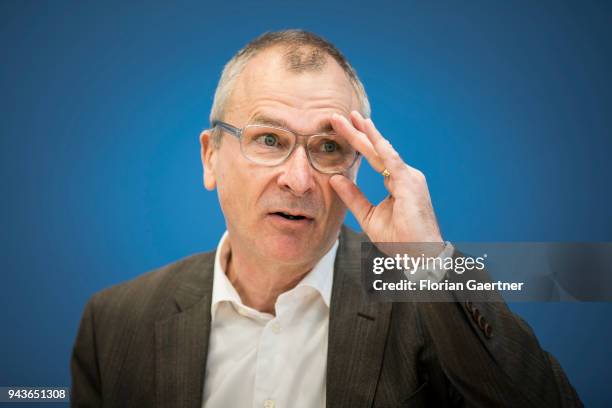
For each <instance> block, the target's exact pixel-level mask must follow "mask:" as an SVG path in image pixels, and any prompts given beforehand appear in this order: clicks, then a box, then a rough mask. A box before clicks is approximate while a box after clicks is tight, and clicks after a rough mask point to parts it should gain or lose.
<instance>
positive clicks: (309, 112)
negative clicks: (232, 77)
mask: <svg viewBox="0 0 612 408" xmlns="http://www.w3.org/2000/svg"><path fill="white" fill-rule="evenodd" d="M323 58H324V60H323V64H321V65H320V66H316V67H312V66H307V69H303V70H298V71H296V70H293V69H291V64H292V63H295V61H293V62H292V61H291V60H289V61H288V59H287V57H286V53H284V52H283V50H282V49H278V48H275V49H270V50H266V51H263V52H261V53H260V54H258V55H256V56H255V57H253V58H252V59H251V60H250V61H249V62H248V64H247V65H246V66H245V68H244V70H243V72H242V73H241V75H240V76H239V77H238V79H237V81H236V84H235V86H234V91H233V92H232V95H231V97H230V100H229V103H228V105H227V110H226V112H227V115H226V116H227V119H228V121H230V120H231V121H233V122H234V123H235V124H236V125H238V126H243V125H245V124H247V122H248V123H251V122H252V120H253V119H255V118H262V117H263V118H267V119H272V120H276V121H277V122H278V123H279V124H281V123H282V124H285V125H286V126H284V127H288V128H291V129H292V130H294V131H297V132H301V133H305V134H306V133H311V132H318V131H328V130H329V129H328V128H329V116H331V114H332V113H340V114H345V115H348V114H349V113H350V111H351V110H353V109H359V104H358V98H357V95H356V94H355V91H354V89H353V86H352V85H351V82H350V80H349V79H348V77H347V75H346V74H345V72H344V71H343V70H342V68H341V67H340V66H339V65H338V63H337V62H336V61H335V60H334V59H333V58H331V57H329V56H327V55H323ZM319 62H320V61H319ZM306 63H308V60H307V61H306ZM309 68H310V69H309Z"/></svg>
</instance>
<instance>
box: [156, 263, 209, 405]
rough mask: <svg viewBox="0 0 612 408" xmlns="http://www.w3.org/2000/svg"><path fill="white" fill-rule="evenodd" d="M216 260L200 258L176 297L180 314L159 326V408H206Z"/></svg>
mask: <svg viewBox="0 0 612 408" xmlns="http://www.w3.org/2000/svg"><path fill="white" fill-rule="evenodd" d="M214 256H215V253H214V252H209V253H206V254H203V255H200V256H199V260H198V262H195V263H194V264H193V265H191V266H190V269H189V270H187V271H185V275H186V276H185V279H184V280H183V282H182V284H181V285H180V286H179V287H178V288H177V290H176V292H175V295H174V301H175V302H176V306H177V308H178V311H179V313H176V314H174V315H172V316H170V317H168V318H165V319H161V320H158V321H157V322H156V324H155V353H156V356H155V357H156V361H155V363H156V365H155V380H156V395H155V399H156V402H157V406H160V407H180V408H187V407H190V408H200V407H201V406H202V392H203V384H204V375H205V370H206V355H207V353H208V337H209V334H210V304H211V293H212V283H213V260H214Z"/></svg>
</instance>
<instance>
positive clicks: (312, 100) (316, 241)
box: [201, 49, 359, 265]
mask: <svg viewBox="0 0 612 408" xmlns="http://www.w3.org/2000/svg"><path fill="white" fill-rule="evenodd" d="M356 109H358V101H357V98H356V96H355V94H354V91H353V89H352V87H351V84H350V82H349V80H348V78H347V77H346V74H345V73H344V72H343V71H342V69H341V68H340V66H339V65H338V64H337V63H336V62H335V61H334V60H333V59H331V58H328V59H327V63H326V64H324V66H323V68H322V69H321V70H318V71H307V72H301V73H294V72H290V71H288V70H287V69H286V64H285V62H284V60H283V56H282V53H281V52H279V50H278V49H270V50H266V51H264V52H262V53H260V54H259V55H257V56H255V57H254V58H253V59H252V60H251V61H250V62H249V63H248V65H247V66H246V67H245V69H244V71H243V72H242V74H241V75H240V76H239V78H238V80H237V82H236V84H235V88H234V91H233V94H232V96H231V98H230V101H229V102H228V104H227V109H226V114H225V117H224V118H223V119H224V121H225V122H228V123H230V124H232V125H234V126H236V127H238V128H242V127H244V126H245V125H247V124H252V123H254V121H257V122H259V123H261V122H262V119H264V120H265V121H266V122H271V124H276V125H277V126H280V127H286V128H288V129H290V130H292V131H294V132H296V133H299V134H313V133H317V132H321V131H330V130H331V127H330V123H329V118H330V116H331V115H332V114H333V113H338V114H340V115H343V116H348V114H349V112H350V111H351V110H356ZM208 138H209V136H208V134H206V133H203V135H202V138H201V139H202V142H203V143H202V160H203V162H204V168H205V175H204V176H205V177H204V178H205V185H206V187H207V188H208V189H211V190H212V189H214V188H215V187H216V188H217V190H218V195H219V201H220V203H221V208H222V210H223V214H224V216H225V220H226V224H227V228H228V231H229V234H230V240H231V244H232V247H234V246H235V245H240V246H241V249H242V251H244V252H246V253H251V254H255V255H256V256H257V257H258V258H259V259H261V258H263V259H273V260H275V261H276V262H281V263H286V264H292V265H300V264H312V263H313V262H316V261H317V260H318V259H319V258H320V257H321V256H322V255H324V254H325V252H326V251H327V250H328V249H329V248H330V247H331V245H332V244H333V242H334V241H335V239H336V237H337V235H338V232H339V229H340V225H341V223H342V220H343V219H344V216H345V213H346V207H345V206H344V204H343V203H342V201H341V200H340V198H339V197H338V196H337V195H336V193H335V192H334V190H333V189H332V188H331V186H330V185H329V182H328V180H329V178H330V175H329V174H323V173H319V172H318V171H317V170H315V169H314V168H313V167H312V166H311V165H310V163H309V161H308V158H307V153H306V151H305V149H304V147H303V145H301V144H299V143H298V146H297V147H296V149H295V150H294V151H293V153H292V154H291V156H289V158H288V159H287V160H286V161H285V162H284V163H282V164H280V165H278V166H275V167H267V166H263V165H259V164H256V163H253V162H251V161H249V160H248V159H246V158H245V157H244V156H243V155H242V154H241V151H240V143H239V140H238V139H237V138H235V137H234V136H232V135H230V134H228V133H224V135H223V140H222V143H221V146H220V147H219V148H218V149H213V148H212V147H211V143H210V142H209V140H208ZM358 165H359V163H356V164H355V165H354V166H353V168H352V169H351V170H350V173H348V174H346V175H347V176H348V177H352V178H354V177H355V174H356V172H357V168H358ZM280 213H284V214H290V215H300V216H304V217H305V218H303V219H297V220H291V219H288V218H286V217H284V216H283V215H282V214H280Z"/></svg>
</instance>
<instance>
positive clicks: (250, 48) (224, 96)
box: [210, 30, 371, 147]
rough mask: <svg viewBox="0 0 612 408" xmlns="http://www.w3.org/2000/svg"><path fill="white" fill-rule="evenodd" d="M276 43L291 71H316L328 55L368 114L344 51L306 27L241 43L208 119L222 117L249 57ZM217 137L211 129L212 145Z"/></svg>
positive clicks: (361, 89) (365, 98) (366, 114)
mask: <svg viewBox="0 0 612 408" xmlns="http://www.w3.org/2000/svg"><path fill="white" fill-rule="evenodd" d="M278 45H280V46H284V47H285V53H284V57H285V63H286V68H287V70H289V71H292V72H295V73H301V72H305V71H320V70H322V69H323V67H324V65H325V63H326V62H327V60H326V55H328V56H330V57H332V58H333V59H334V60H335V61H336V62H337V63H338V65H340V67H341V68H342V70H343V71H344V72H345V73H346V75H347V77H348V79H349V81H350V83H351V85H352V86H353V90H354V92H355V94H356V95H357V98H358V100H359V105H360V107H359V110H360V113H361V114H362V115H363V116H364V117H366V118H367V117H369V116H370V113H371V110H370V102H369V101H368V96H367V94H366V91H365V88H364V86H363V84H362V83H361V81H360V80H359V77H358V76H357V72H355V70H354V69H353V67H352V66H351V65H350V64H349V62H348V61H347V59H346V58H345V57H344V55H342V53H341V52H340V51H339V50H338V49H337V48H336V47H335V46H334V45H333V44H332V43H330V42H329V41H327V40H326V39H324V38H322V37H320V36H318V35H316V34H314V33H311V32H308V31H304V30H283V31H274V32H267V33H264V34H262V35H260V36H259V37H257V38H256V39H254V40H253V41H251V42H249V43H248V44H247V45H246V46H244V48H242V49H241V50H240V51H238V52H237V53H236V54H235V55H234V56H233V57H232V59H230V60H229V61H228V63H227V64H225V67H224V68H223V72H222V73H221V78H220V79H219V83H218V84H217V89H216V91H215V98H214V101H213V106H212V109H211V112H210V120H211V122H212V121H213V120H223V116H224V114H225V109H226V105H227V102H228V100H229V98H230V96H231V94H232V91H233V90H234V85H235V84H236V79H237V78H238V76H239V75H240V73H242V71H243V70H244V67H245V66H246V65H247V63H248V62H249V61H250V60H251V58H253V57H254V56H255V55H257V54H258V53H259V52H261V51H263V50H266V49H269V48H271V47H273V46H278ZM220 139H221V132H220V131H215V132H214V133H213V145H214V146H216V147H218V146H219V143H220Z"/></svg>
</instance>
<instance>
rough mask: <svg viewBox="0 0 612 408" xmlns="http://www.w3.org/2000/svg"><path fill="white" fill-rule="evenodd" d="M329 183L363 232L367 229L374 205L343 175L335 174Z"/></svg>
mask: <svg viewBox="0 0 612 408" xmlns="http://www.w3.org/2000/svg"><path fill="white" fill-rule="evenodd" d="M329 184H330V185H331V186H332V188H333V189H334V190H335V191H336V193H337V194H338V196H339V197H340V199H341V200H342V201H343V202H344V204H346V206H347V207H348V208H349V210H351V212H352V213H353V215H354V216H355V219H357V222H358V223H359V225H361V229H363V231H364V232H367V231H368V224H369V220H370V216H371V214H372V211H373V210H374V206H373V205H372V203H371V202H370V201H369V200H368V199H367V198H366V196H365V195H364V194H363V193H362V192H361V190H359V188H358V187H357V186H356V185H355V183H353V182H352V181H351V180H349V179H348V178H346V177H345V176H343V175H340V174H335V175H333V176H332V177H331V178H330V179H329Z"/></svg>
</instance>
